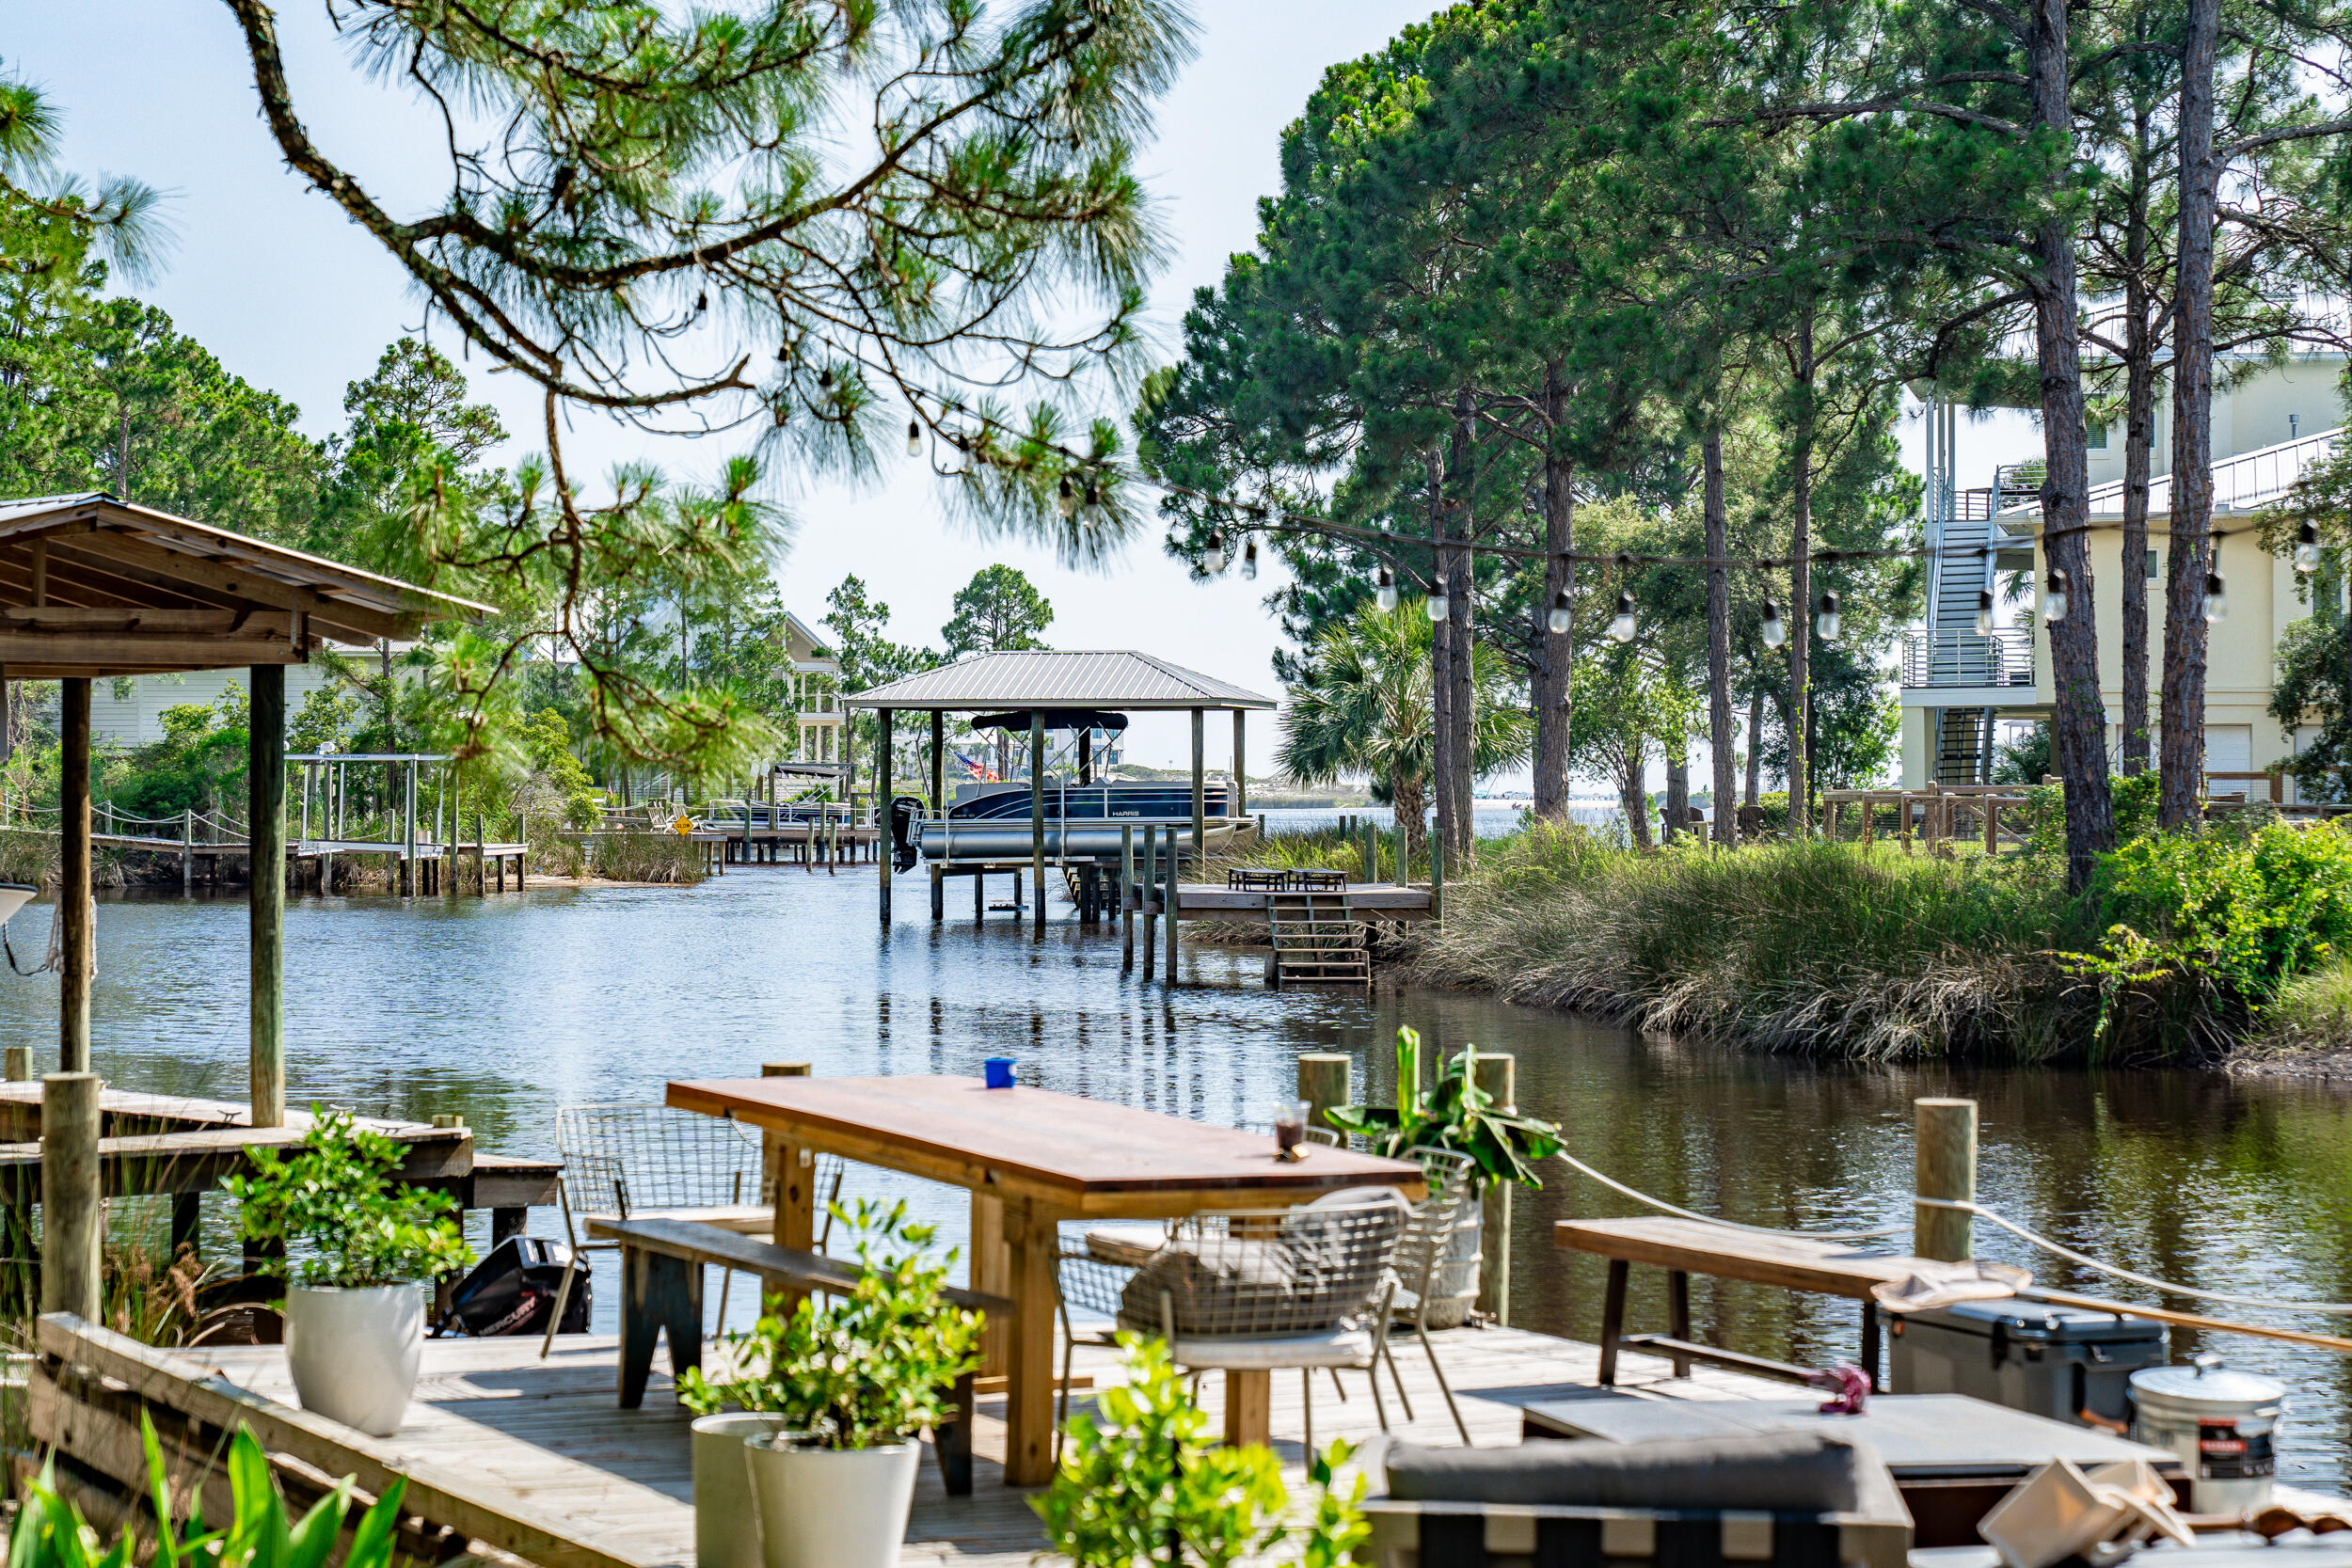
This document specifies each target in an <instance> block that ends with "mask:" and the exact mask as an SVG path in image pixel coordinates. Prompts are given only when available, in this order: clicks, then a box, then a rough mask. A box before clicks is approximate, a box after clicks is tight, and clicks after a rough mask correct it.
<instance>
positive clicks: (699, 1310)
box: [588, 1218, 1013, 1497]
mask: <svg viewBox="0 0 2352 1568" xmlns="http://www.w3.org/2000/svg"><path fill="white" fill-rule="evenodd" d="M588 1234H589V1236H590V1237H591V1238H593V1239H594V1240H596V1241H600V1242H612V1243H616V1244H617V1245H618V1246H619V1247H620V1249H621V1378H620V1383H621V1389H620V1392H621V1408H622V1409H624V1410H635V1409H637V1408H638V1407H639V1406H640V1405H642V1404H644V1402H645V1384H646V1381H647V1380H648V1379H649V1378H650V1377H651V1376H652V1375H653V1352H654V1346H655V1345H656V1344H657V1343H658V1342H659V1341H660V1338H661V1335H662V1332H663V1331H664V1330H667V1331H668V1333H669V1336H670V1370H671V1372H672V1374H673V1375H675V1374H677V1373H680V1372H683V1371H685V1370H686V1369H688V1368H689V1367H699V1366H701V1365H702V1364H703V1269H704V1268H705V1267H706V1266H707V1265H711V1264H716V1265H717V1266H719V1267H721V1268H725V1269H738V1270H740V1271H741V1272H743V1273H745V1274H749V1275H758V1276H759V1279H760V1281H761V1282H762V1284H763V1285H765V1286H766V1287H768V1288H770V1289H771V1290H800V1291H831V1292H833V1293H834V1294H836V1295H847V1294H849V1293H850V1291H854V1290H856V1289H857V1281H858V1267H857V1265H856V1264H855V1263H851V1262H845V1261H843V1260H842V1259H838V1258H828V1257H826V1256H825V1255H824V1254H823V1253H821V1252H804V1251H803V1250H802V1249H801V1248H799V1247H788V1246H778V1245H777V1244H776V1243H773V1242H763V1241H760V1240H759V1239H757V1238H756V1237H753V1236H743V1235H738V1234H736V1233H735V1232H734V1231H731V1230H726V1229H722V1228H721V1227H718V1226H716V1225H708V1224H704V1223H702V1222H700V1221H697V1220H683V1219H667V1218H665V1219H638V1220H620V1219H606V1218H591V1219H590V1220H589V1221H588ZM940 1295H941V1296H942V1297H943V1298H944V1299H945V1300H946V1301H947V1302H948V1303H950V1304H951V1305H953V1306H957V1307H970V1308H971V1309H973V1310H975V1311H978V1312H985V1313H987V1314H988V1315H989V1316H990V1317H992V1318H1001V1319H1002V1320H1004V1321H1006V1322H1009V1321H1010V1320H1011V1318H1012V1314H1013V1306H1012V1303H1011V1302H1010V1301H1009V1300H1007V1299H1006V1298H1005V1297H1003V1296H993V1295H990V1294H988V1293H987V1292H986V1291H967V1290H963V1289H961V1287H957V1286H948V1287H946V1288H945V1289H943V1290H942V1291H940ZM974 1395H975V1386H974V1382H973V1376H972V1374H971V1373H970V1372H966V1373H964V1374H963V1376H961V1377H960V1378H958V1379H957V1380H956V1386H955V1388H954V1390H953V1391H952V1393H951V1395H950V1400H951V1402H952V1403H953V1405H954V1408H955V1415H954V1417H953V1418H951V1419H949V1420H948V1421H947V1422H946V1425H945V1426H944V1427H942V1428H941V1429H940V1430H937V1431H935V1432H933V1433H931V1447H932V1449H933V1450H934V1451H935V1452H936V1453H937V1454H938V1456H939V1474H940V1479H941V1480H942V1481H944V1482H946V1488H947V1491H948V1494H949V1495H950V1496H952V1497H969V1496H970V1495H971V1492H972V1416H973V1406H974Z"/></svg>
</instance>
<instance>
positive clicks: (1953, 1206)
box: [1912, 1196, 2352, 1314]
mask: <svg viewBox="0 0 2352 1568" xmlns="http://www.w3.org/2000/svg"><path fill="white" fill-rule="evenodd" d="M1912 1201H1913V1202H1914V1203H1916V1204H1917V1205H1918V1206H1919V1207H1920V1208H1922V1209H1948V1210H1951V1211H1952V1212H1956V1213H1963V1214H1974V1215H1976V1216H1977V1217H1978V1218H1979V1219H1984V1220H1991V1221H1992V1222H1993V1223H1994V1225H1997V1226H1999V1227H2001V1228H2002V1229H2004V1230H2006V1231H2008V1232H2009V1233H2010V1235H2012V1236H2015V1237H2017V1238H2019V1239H2020V1240H2022V1241H2026V1242H2030V1243H2033V1244H2034V1245H2035V1246H2038V1247H2040V1248H2042V1250H2043V1251H2044V1252H2051V1253H2056V1254H2057V1255H2058V1257H2060V1258H2063V1259H2066V1260H2067V1261H2068V1262H2070V1263H2079V1264H2081V1265H2082V1266H2083V1267H2084V1268H2086V1269H2095V1270H2097V1271H2098V1272H2099V1273H2101V1274H2104V1275H2111V1276H2112V1277H2114V1278H2117V1279H2122V1280H2126V1281H2128V1282H2129V1283H2131V1284H2134V1285H2138V1286H2142V1287H2144V1288H2146V1289H2148V1290H2151V1291H2163V1292H2164V1293H2166V1294H2168V1295H2175V1296H2193V1297H2195V1298H2197V1299H2198V1300H2201V1301H2219V1302H2227V1303H2228V1304H2229V1305H2230V1306H2232V1307H2271V1308H2274V1309H2275V1310H2278V1311H2280V1312H2327V1313H2335V1314H2352V1303H2346V1302H2333V1301H2280V1300H2277V1299H2276V1298H2274V1297H2271V1296H2240V1295H2232V1294H2231V1293H2230V1292H2228V1291H2207V1290H2202V1289H2200V1288H2199V1287H2197V1286H2195V1285H2182V1284H2178V1283H2176V1282H2174V1281H2172V1280H2169V1279H2156V1278H2153V1277H2152V1276H2150V1275H2144V1274H2134V1273H2133V1272H2132V1271H2131V1270H2129V1269H2120V1268H2117V1267H2116V1266H2115V1265H2114V1264H2112V1263H2102V1262H2100V1261H2099V1259H2096V1258H2089V1257H2085V1256H2084V1255H2083V1254H2081V1253H2079V1252H2076V1251H2075V1250H2074V1248H2073V1247H2070V1246H2061V1245H2060V1244H2059V1243H2057V1242H2054V1241H2052V1240H2050V1238H2049V1237H2047V1236H2044V1235H2042V1234H2040V1233H2038V1232H2036V1231H2032V1230H2028V1229H2026V1227H2024V1226H2022V1225H2019V1224H2018V1223H2017V1222H2016V1221H2015V1220H2012V1219H2009V1218H2007V1217H2005V1216H2003V1215H2001V1214H1997V1213H1994V1212H1993V1211H1992V1210H1990V1209H1987V1208H1986V1207H1985V1206H1984V1205H1983V1204H1981V1203H1971V1202H1969V1201H1968V1200H1967V1199H1965V1198H1955V1197H1919V1196H1914V1197H1913V1198H1912Z"/></svg>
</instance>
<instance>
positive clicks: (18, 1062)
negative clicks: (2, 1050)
mask: <svg viewBox="0 0 2352 1568" xmlns="http://www.w3.org/2000/svg"><path fill="white" fill-rule="evenodd" d="M32 1077H33V1048H32V1047H31V1046H29V1045H12V1046H9V1047H8V1082H9V1083H11V1084H27V1083H30V1082H32Z"/></svg>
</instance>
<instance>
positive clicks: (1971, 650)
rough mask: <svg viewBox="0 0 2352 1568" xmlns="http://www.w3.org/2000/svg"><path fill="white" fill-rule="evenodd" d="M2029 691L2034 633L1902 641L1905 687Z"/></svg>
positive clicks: (2006, 630)
mask: <svg viewBox="0 0 2352 1568" xmlns="http://www.w3.org/2000/svg"><path fill="white" fill-rule="evenodd" d="M2032 685H2033V633H2032V632H2030V631H2028V630H2026V628H2025V627H2023V626H2005V627H2002V628H2001V629H1999V630H1997V631H1994V633H1992V635H1990V636H1987V637H1979V636H1978V635H1977V634H1976V633H1975V632H1973V631H1915V632H1907V633H1905V634H1904V636H1903V687H1904V689H1906V690H1909V689H1916V688H1934V687H1963V686H1968V687H1980V686H2016V687H2026V688H2031V687H2032Z"/></svg>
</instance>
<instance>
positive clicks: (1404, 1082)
mask: <svg viewBox="0 0 2352 1568" xmlns="http://www.w3.org/2000/svg"><path fill="white" fill-rule="evenodd" d="M1477 1064H1478V1048H1477V1047H1476V1046H1474V1045H1465V1046H1464V1047H1462V1049H1461V1051H1460V1052H1459V1053H1457V1054H1455V1055H1454V1056H1452V1057H1450V1058H1448V1059H1447V1060H1446V1061H1445V1062H1444V1063H1443V1064H1442V1065H1441V1066H1440V1067H1439V1068H1438V1076H1437V1081H1436V1082H1435V1083H1433V1084H1431V1085H1428V1086H1427V1087H1426V1088H1423V1087H1422V1056H1421V1036H1420V1035H1419V1034H1417V1033H1416V1032H1414V1031H1413V1030H1412V1029H1410V1028H1400V1029H1399V1030H1397V1032H1396V1103H1395V1104H1394V1105H1393V1106H1387V1105H1347V1106H1335V1107H1333V1108H1332V1109H1331V1110H1329V1111H1327V1112H1326V1113H1325V1115H1326V1116H1327V1117H1328V1118H1329V1120H1330V1122H1331V1125H1332V1126H1334V1127H1336V1128H1338V1129H1339V1130H1340V1131H1341V1132H1350V1133H1354V1134H1356V1135H1357V1136H1359V1137H1363V1138H1367V1139H1369V1140H1371V1142H1372V1144H1373V1147H1374V1148H1376V1149H1378V1150H1379V1151H1380V1152H1381V1153H1383V1154H1386V1155H1388V1156H1390V1157H1391V1159H1393V1158H1395V1157H1396V1156H1398V1155H1401V1154H1403V1153H1404V1152H1405V1151H1406V1149H1408V1148H1444V1149H1451V1150H1453V1151H1454V1152H1455V1153H1457V1154H1467V1155H1469V1156H1470V1163H1471V1164H1472V1165H1473V1166H1475V1167H1476V1169H1477V1173H1478V1174H1477V1177H1476V1179H1475V1180H1476V1181H1477V1184H1478V1189H1479V1192H1481V1193H1483V1192H1484V1191H1485V1189H1486V1184H1487V1183H1488V1182H1492V1181H1516V1182H1518V1184H1519V1185H1521V1186H1523V1187H1540V1186H1542V1185H1543V1184H1544V1183H1543V1179H1542V1178H1541V1177H1539V1176H1537V1175H1536V1174H1535V1162H1537V1161H1539V1160H1546V1159H1549V1158H1550V1157H1551V1156H1552V1155H1554V1154H1557V1153H1558V1152H1559V1151H1560V1124H1559V1123H1557V1122H1551V1121H1543V1120H1539V1119H1538V1118H1536V1117H1523V1116H1520V1115H1518V1113H1517V1112H1515V1111H1506V1110H1504V1109H1502V1107H1501V1106H1499V1105H1497V1104H1496V1103H1495V1100H1494V1096H1492V1095H1490V1094H1488V1093H1487V1092H1486V1090H1484V1089H1482V1088H1480V1087H1479V1086H1478V1081H1477V1075H1476V1068H1477ZM1484 1207H1485V1206H1484V1205H1483V1204H1481V1203H1479V1202H1478V1201H1477V1195H1476V1194H1473V1195H1472V1198H1471V1200H1470V1202H1467V1203H1465V1204H1463V1205H1462V1207H1461V1209H1460V1210H1459V1211H1458V1212H1456V1213H1455V1216H1454V1235H1453V1238H1452V1240H1451V1241H1450V1242H1449V1243H1448V1245H1447V1248H1446V1255H1445V1258H1444V1260H1443V1261H1442V1262H1440V1263H1439V1265H1438V1271H1437V1275H1436V1277H1435V1278H1434V1279H1432V1281H1431V1282H1430V1296H1431V1299H1430V1303H1429V1317H1428V1323H1429V1326H1430V1327H1432V1328H1451V1327H1454V1326H1455V1325H1457V1324H1459V1323H1462V1322H1463V1321H1464V1320H1466V1319H1467V1318H1468V1317H1469V1316H1470V1304H1471V1303H1472V1302H1474V1301H1476V1300H1477V1299H1478V1266H1479V1262H1480V1259H1481V1243H1482V1242H1483V1241H1484V1235H1483V1231H1484V1228H1485V1227H1484V1222H1483V1220H1482V1217H1481V1215H1482V1212H1483V1210H1484Z"/></svg>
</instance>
